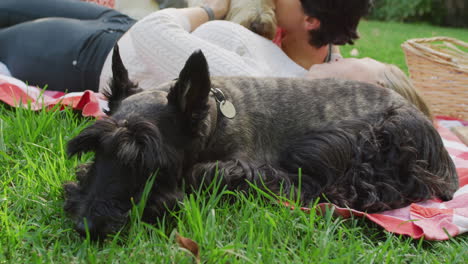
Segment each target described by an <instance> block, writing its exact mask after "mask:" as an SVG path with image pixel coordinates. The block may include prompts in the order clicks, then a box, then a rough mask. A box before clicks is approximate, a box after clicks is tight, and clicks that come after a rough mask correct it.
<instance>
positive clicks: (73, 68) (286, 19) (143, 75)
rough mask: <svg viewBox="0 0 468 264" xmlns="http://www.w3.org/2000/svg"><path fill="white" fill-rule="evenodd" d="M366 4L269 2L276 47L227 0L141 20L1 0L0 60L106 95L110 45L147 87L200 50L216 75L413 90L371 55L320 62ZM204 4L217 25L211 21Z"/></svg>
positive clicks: (18, 71) (23, 72) (36, 76)
mask: <svg viewBox="0 0 468 264" xmlns="http://www.w3.org/2000/svg"><path fill="white" fill-rule="evenodd" d="M369 2H370V1H369V0H353V1H349V0H275V5H276V18H277V22H278V26H279V27H281V28H282V29H283V32H285V34H284V35H283V38H282V39H281V45H280V46H281V47H279V46H277V45H276V44H274V43H273V42H271V41H270V40H268V39H265V38H263V37H261V36H259V35H256V34H255V33H253V32H251V31H249V30H247V29H246V28H244V27H242V26H240V25H237V24H234V23H231V22H228V21H222V20H220V19H222V18H223V17H224V16H225V14H226V13H227V11H228V7H229V4H230V0H205V2H204V3H205V9H204V8H200V7H193V8H182V9H164V10H160V11H157V12H154V13H153V14H150V15H148V16H147V17H145V18H143V19H142V20H140V21H136V20H134V19H132V18H130V17H128V16H126V15H123V14H121V13H119V12H117V11H116V10H113V9H109V8H106V7H103V6H99V5H96V4H92V3H86V2H80V1H73V0H43V1H40V2H38V1H34V0H2V1H1V2H0V47H2V48H1V49H0V62H3V63H5V64H6V66H7V67H8V69H9V70H10V72H11V74H12V75H13V76H14V77H16V78H19V79H21V80H23V81H27V82H28V83H29V84H32V85H37V86H40V87H44V86H46V85H47V87H48V89H49V90H57V91H68V92H75V91H84V90H93V91H99V92H103V91H105V90H106V89H107V87H108V80H109V79H110V78H111V77H112V73H111V57H112V48H113V47H114V45H115V44H116V43H118V44H119V46H120V51H121V55H122V59H123V61H124V64H125V65H126V67H127V68H128V71H129V76H130V78H131V79H132V80H135V81H137V82H138V83H139V86H140V87H142V88H143V89H145V88H150V87H156V86H158V85H160V84H162V83H164V82H167V81H170V80H172V79H174V78H176V77H177V74H178V72H179V71H180V69H181V68H182V67H183V65H184V62H185V61H186V59H187V58H188V57H189V55H190V54H191V53H192V52H193V51H194V50H196V49H201V50H202V51H203V52H204V54H205V55H206V57H207V60H208V63H209V65H210V69H211V74H212V75H216V76H234V75H237V76H258V77H308V78H324V77H337V78H351V79H356V80H359V81H367V82H372V83H376V84H379V85H381V86H384V87H388V88H392V89H395V90H397V91H398V90H404V91H407V92H409V93H411V94H415V93H416V91H415V90H414V88H413V87H412V86H411V85H410V83H409V80H408V78H407V77H406V76H405V74H404V73H402V72H401V71H400V72H398V71H399V69H396V68H395V67H394V66H391V65H384V64H382V63H379V62H377V61H374V60H370V59H362V60H355V59H342V60H340V61H338V62H332V63H329V64H324V65H323V67H317V66H316V65H319V64H323V63H324V62H325V63H327V62H331V58H332V56H331V55H332V54H331V53H332V49H331V47H332V45H343V44H346V43H350V44H352V43H353V41H354V40H356V39H357V38H358V34H357V31H356V28H357V26H358V23H359V20H360V18H361V17H362V16H363V15H365V14H366V13H367V11H368V9H369V5H370V4H369ZM206 8H208V9H211V10H212V11H213V13H214V16H215V19H216V20H215V21H209V15H208V12H207V11H206ZM355 64H358V65H359V66H360V71H359V74H357V73H356V71H355V67H354V66H355ZM314 65H315V66H314ZM376 65H379V67H375V66H376ZM338 69H339V70H338ZM377 69H378V70H377ZM395 72H397V73H396V74H395ZM386 76H387V77H388V76H393V77H394V79H395V81H390V79H389V78H386ZM407 98H408V97H407ZM408 99H410V100H412V99H413V98H408ZM416 99H417V100H416V101H417V102H415V101H414V100H412V101H413V102H415V104H416V105H417V106H418V107H420V108H421V110H422V111H423V112H424V113H426V114H427V115H430V114H429V112H428V110H427V111H426V110H425V109H426V108H427V107H426V106H425V104H424V102H423V101H421V100H420V97H419V96H417V94H416ZM419 102H421V103H419ZM421 104H422V106H421Z"/></svg>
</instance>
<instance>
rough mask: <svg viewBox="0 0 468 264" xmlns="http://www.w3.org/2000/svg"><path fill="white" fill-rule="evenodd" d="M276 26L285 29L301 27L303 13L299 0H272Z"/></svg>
mask: <svg viewBox="0 0 468 264" xmlns="http://www.w3.org/2000/svg"><path fill="white" fill-rule="evenodd" d="M274 1H275V5H276V8H275V13H276V20H277V23H278V26H279V27H281V28H283V29H285V30H286V31H292V30H295V29H298V28H301V27H302V25H303V23H304V18H305V16H306V15H305V13H304V10H303V9H302V5H301V1H300V0H274Z"/></svg>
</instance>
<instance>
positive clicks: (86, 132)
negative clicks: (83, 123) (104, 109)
mask: <svg viewBox="0 0 468 264" xmlns="http://www.w3.org/2000/svg"><path fill="white" fill-rule="evenodd" d="M116 127H117V125H116V123H115V122H114V121H112V120H111V119H108V118H103V119H101V120H98V121H96V123H94V124H93V125H91V126H89V127H87V128H85V129H83V131H81V133H80V134H78V136H76V137H74V138H73V139H72V140H70V141H68V144H67V154H68V156H69V157H71V156H73V155H76V154H82V153H86V152H90V151H95V150H96V149H97V148H99V145H100V143H101V141H102V139H103V137H104V138H105V137H106V135H108V134H110V133H112V132H113V131H115V129H116Z"/></svg>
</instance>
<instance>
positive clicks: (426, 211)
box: [0, 75, 468, 240]
mask: <svg viewBox="0 0 468 264" xmlns="http://www.w3.org/2000/svg"><path fill="white" fill-rule="evenodd" d="M0 101H3V102H5V103H6V104H8V105H11V106H13V107H29V105H30V107H31V109H32V110H40V109H43V108H45V109H50V108H52V107H54V106H55V105H60V106H61V107H60V108H61V109H62V108H63V107H71V108H73V109H76V110H81V111H82V113H83V115H84V116H95V117H102V116H104V113H103V111H102V110H101V109H103V108H107V102H106V101H105V98H104V97H103V96H102V95H101V94H97V93H94V92H92V91H85V92H80V93H70V94H64V93H61V92H54V91H42V90H41V89H39V88H37V87H31V86H27V85H26V84H25V83H23V82H21V81H19V80H17V79H15V78H12V77H8V76H5V75H0ZM438 124H445V125H446V126H453V125H464V124H465V122H464V121H461V120H453V119H447V118H445V119H439V120H438ZM438 131H439V133H440V135H441V137H442V139H443V141H444V145H445V147H446V148H447V150H448V152H449V153H450V156H451V157H452V159H453V160H454V162H455V165H456V167H457V172H458V176H459V178H460V189H459V190H458V191H457V192H456V193H455V196H454V198H453V200H451V201H447V202H441V201H439V200H436V199H434V200H430V201H425V202H421V203H416V204H412V205H410V206H407V207H405V208H400V209H396V210H389V211H385V212H381V213H377V214H367V213H364V212H359V211H356V210H352V209H347V208H339V207H337V206H335V205H332V204H319V206H318V208H319V209H320V210H322V211H323V210H325V209H326V208H331V209H332V210H334V213H335V214H336V215H340V216H342V217H351V216H352V215H354V216H357V217H365V218H367V219H369V220H370V221H373V222H375V223H377V224H378V225H380V226H381V227H383V228H384V229H385V230H387V231H389V232H393V233H396V234H402V235H408V236H411V237H413V238H421V237H424V239H427V240H446V239H449V238H450V237H453V236H457V235H459V234H462V233H465V232H467V231H468V147H467V146H466V145H464V144H463V143H462V142H461V141H460V140H459V139H458V137H457V136H455V135H454V134H453V133H452V132H451V131H450V130H449V129H448V128H446V127H445V126H443V125H439V126H438ZM302 210H304V211H310V210H311V209H310V208H302Z"/></svg>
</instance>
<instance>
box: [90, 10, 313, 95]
mask: <svg viewBox="0 0 468 264" xmlns="http://www.w3.org/2000/svg"><path fill="white" fill-rule="evenodd" d="M190 31H191V25H190V22H189V20H188V19H187V18H186V17H184V16H180V15H179V13H178V10H177V9H163V10H161V11H157V12H155V13H153V14H151V15H149V16H146V17H145V18H143V19H142V20H140V21H138V22H137V23H136V24H135V25H134V26H133V27H132V28H130V30H129V31H128V32H127V33H125V35H124V36H122V38H121V39H120V40H119V42H118V44H119V47H120V53H121V56H122V60H123V62H124V64H125V66H126V68H127V69H128V71H129V75H130V78H131V80H133V81H135V82H138V83H139V85H140V87H141V88H143V89H148V88H151V87H156V86H158V85H160V84H162V83H164V82H167V81H170V80H173V79H174V78H177V76H178V75H179V72H180V70H181V69H182V67H183V66H184V64H185V61H186V60H187V58H188V57H189V56H190V54H191V53H192V52H193V51H195V50H197V49H201V50H202V51H203V53H204V54H205V56H206V58H207V61H208V64H209V67H210V74H211V75H212V76H239V75H243V76H275V77H300V76H304V75H305V74H306V73H307V70H306V69H304V68H302V67H301V66H299V65H297V64H296V63H295V62H294V61H292V60H291V59H290V58H289V57H288V56H287V55H286V54H285V53H284V52H283V51H282V50H281V49H280V48H279V47H278V46H276V45H275V44H274V43H273V42H271V41H270V40H267V39H265V38H263V37H261V36H259V35H256V34H255V33H253V32H251V31H249V30H247V29H245V28H244V27H242V26H240V25H237V24H234V23H231V22H228V21H210V22H207V23H205V24H203V25H201V26H199V27H198V28H197V29H196V30H194V31H193V32H191V33H190ZM111 58H112V52H110V53H109V55H108V56H107V59H106V61H105V63H104V66H103V69H102V72H101V77H100V85H99V90H100V91H102V90H103V89H106V88H107V86H108V85H107V83H108V80H109V79H110V77H111V76H112V71H111V61H112V60H111Z"/></svg>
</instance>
